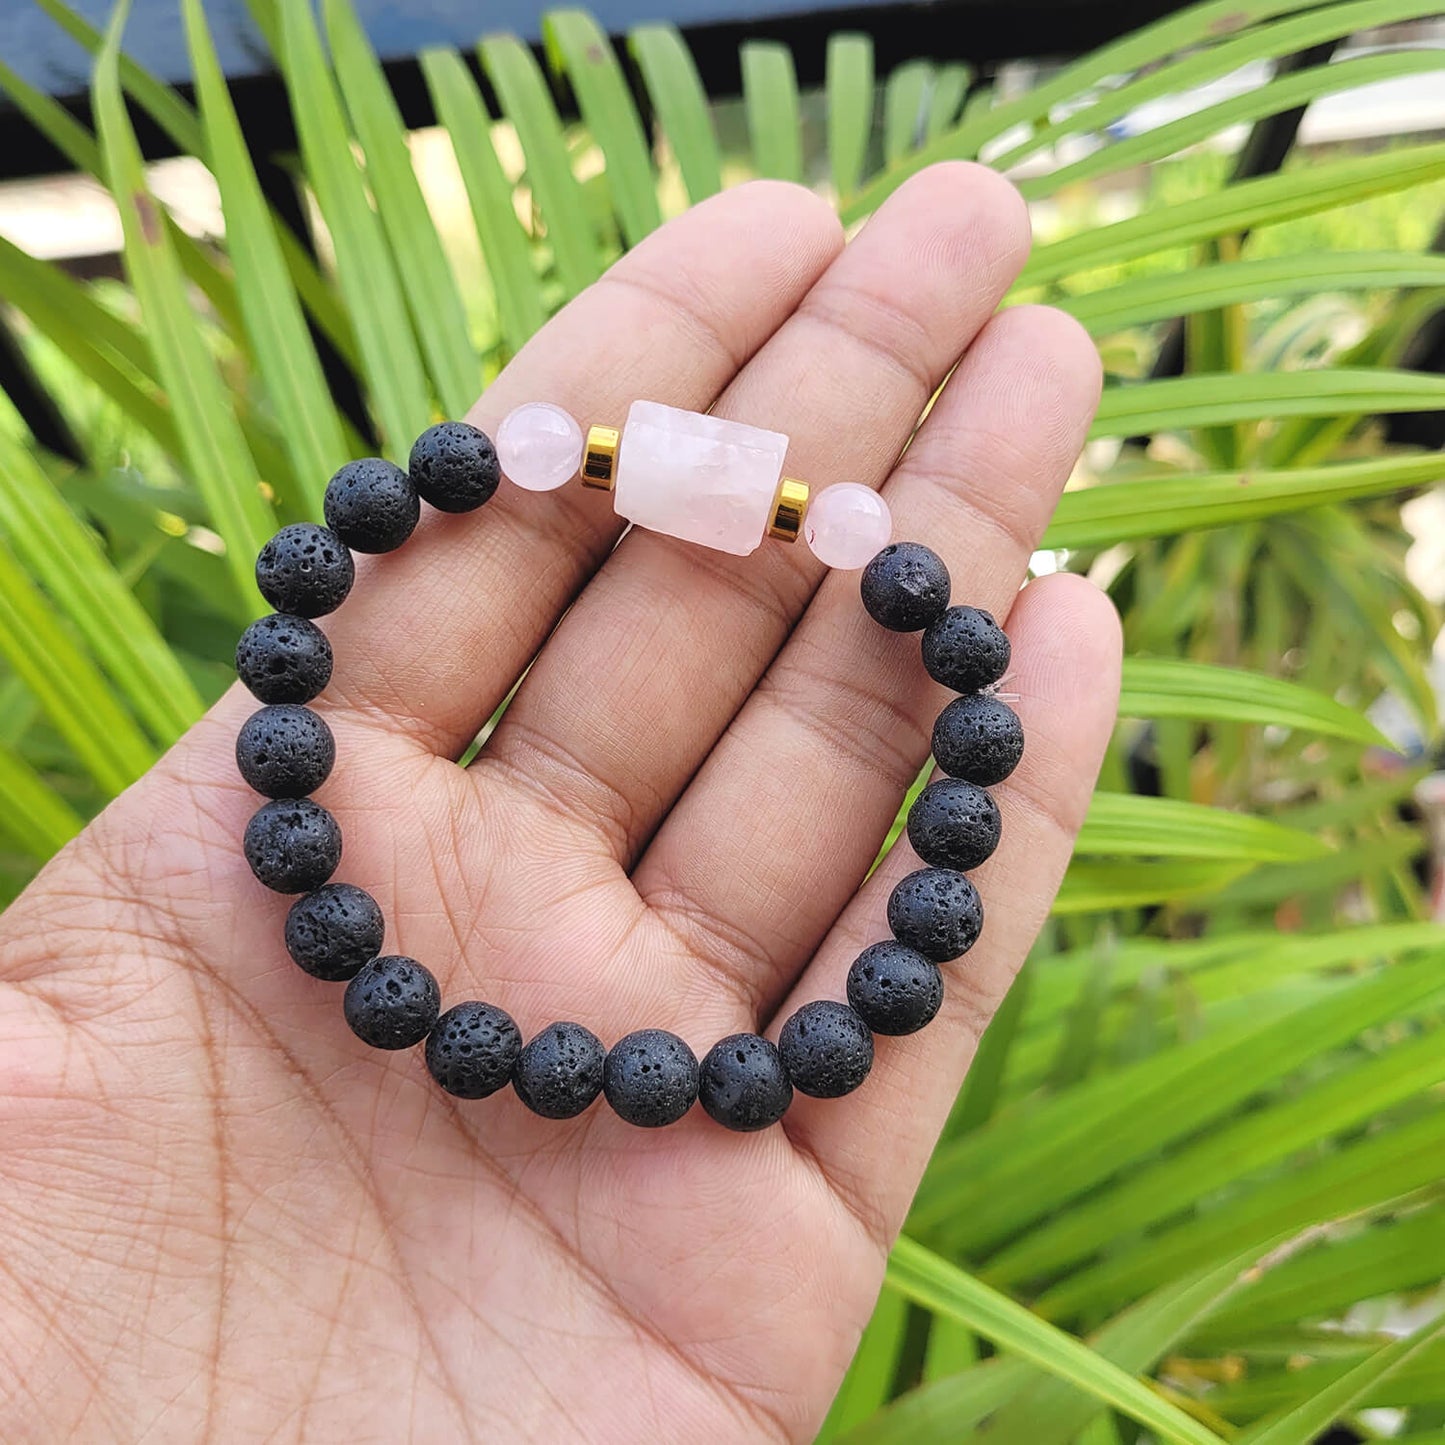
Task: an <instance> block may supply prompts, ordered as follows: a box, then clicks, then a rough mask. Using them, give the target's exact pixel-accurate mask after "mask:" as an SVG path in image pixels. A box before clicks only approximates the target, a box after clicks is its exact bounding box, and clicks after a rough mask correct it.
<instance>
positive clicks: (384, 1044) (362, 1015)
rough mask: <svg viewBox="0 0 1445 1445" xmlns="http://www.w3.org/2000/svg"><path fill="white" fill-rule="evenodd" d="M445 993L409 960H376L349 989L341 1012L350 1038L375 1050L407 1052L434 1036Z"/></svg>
mask: <svg viewBox="0 0 1445 1445" xmlns="http://www.w3.org/2000/svg"><path fill="white" fill-rule="evenodd" d="M441 1006H442V991H441V989H439V988H438V987H437V981H436V979H434V978H433V977H432V975H431V972H430V970H429V969H426V968H423V967H422V965H421V964H419V963H418V962H417V961H416V959H414V958H407V957H406V955H405V954H401V953H388V954H384V955H383V956H382V957H381V958H373V959H372V960H371V962H370V963H368V964H367V965H366V966H365V967H364V968H363V969H362V970H361V972H360V973H358V974H357V975H356V977H355V978H353V979H352V980H351V982H350V983H349V984H347V985H346V993H345V996H344V997H343V998H342V1001H341V1010H342V1012H343V1013H344V1014H345V1015H346V1022H347V1023H348V1024H349V1025H350V1027H351V1032H352V1033H354V1034H355V1035H356V1037H357V1038H359V1039H360V1040H361V1041H362V1042H363V1043H367V1044H370V1045H371V1046H372V1048H374V1049H409V1048H410V1047H411V1046H412V1045H413V1044H419V1043H420V1042H421V1041H422V1040H423V1039H424V1038H426V1036H427V1034H428V1033H430V1032H431V1028H432V1025H433V1024H435V1023H436V1021H437V1014H438V1012H439V1011H440V1009H441Z"/></svg>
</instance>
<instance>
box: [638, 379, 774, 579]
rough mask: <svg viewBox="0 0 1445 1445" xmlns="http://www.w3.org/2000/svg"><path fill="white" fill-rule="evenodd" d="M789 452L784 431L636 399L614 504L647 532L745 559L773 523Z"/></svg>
mask: <svg viewBox="0 0 1445 1445" xmlns="http://www.w3.org/2000/svg"><path fill="white" fill-rule="evenodd" d="M787 450H788V439H787V437H785V436H783V435H782V433H781V432H775V431H763V430H762V429H761V428H759V427H755V426H744V425H743V424H742V423H741V422H736V421H724V420H723V419H722V417H718V416H703V415H702V414H701V413H700V412H695V411H680V410H679V409H678V408H677V407H674V406H663V405H661V404H660V403H659V402H655V401H635V402H633V403H632V406H631V409H630V410H629V411H628V413H627V425H626V427H624V428H623V432H622V447H621V450H620V451H619V453H618V457H617V486H616V489H615V491H614V492H613V494H612V505H613V506H614V507H615V508H616V509H617V514H618V516H620V517H626V518H627V520H628V521H629V522H634V523H636V524H637V525H638V526H639V527H646V528H647V529H648V530H649V531H653V532H663V533H665V534H666V535H667V536H669V537H680V538H682V540H683V541H684V542H697V543H699V544H700V545H702V546H704V547H715V548H716V549H717V550H718V551H720V552H731V553H732V554H733V555H734V556H737V557H746V556H747V555H748V553H749V552H752V551H755V550H756V549H757V546H758V544H759V543H760V542H761V541H762V540H763V535H764V533H766V531H767V530H768V524H769V523H770V522H771V521H772V518H773V500H774V498H775V497H776V496H777V491H778V482H779V480H780V479H781V478H782V475H783V456H784V454H785V453H786V452H787Z"/></svg>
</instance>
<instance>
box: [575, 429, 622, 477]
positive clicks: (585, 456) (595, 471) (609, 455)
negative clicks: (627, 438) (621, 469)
mask: <svg viewBox="0 0 1445 1445" xmlns="http://www.w3.org/2000/svg"><path fill="white" fill-rule="evenodd" d="M621 438H622V433H621V432H620V431H619V430H618V429H617V428H616V427H615V426H594V427H588V429H587V445H586V446H585V447H584V448H583V450H582V485H583V486H584V487H596V488H597V489H598V490H599V491H603V492H610V491H611V490H612V488H613V487H614V486H615V485H616V484H617V446H618V443H619V442H620V440H621Z"/></svg>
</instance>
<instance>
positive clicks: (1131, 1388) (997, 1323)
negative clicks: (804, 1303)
mask: <svg viewBox="0 0 1445 1445" xmlns="http://www.w3.org/2000/svg"><path fill="white" fill-rule="evenodd" d="M888 1283H889V1284H890V1285H891V1286H892V1287H893V1288H894V1289H896V1290H898V1291H899V1292H900V1293H901V1294H903V1295H905V1296H906V1297H907V1298H908V1299H911V1300H913V1301H914V1302H915V1303H917V1304H921V1305H923V1306H924V1307H925V1308H927V1309H930V1310H934V1311H938V1312H942V1313H944V1314H948V1315H951V1316H952V1317H953V1318H954V1319H957V1320H959V1321H961V1322H962V1323H963V1324H966V1325H968V1326H969V1328H970V1329H973V1330H977V1331H978V1333H979V1334H981V1335H983V1336H985V1337H986V1338H988V1339H991V1340H993V1341H994V1343H995V1344H997V1345H998V1346H999V1347H1000V1348H1001V1349H1004V1350H1008V1351H1010V1352H1012V1353H1014V1354H1017V1355H1022V1356H1023V1357H1024V1358H1025V1359H1028V1360H1031V1361H1032V1362H1033V1363H1034V1364H1036V1365H1039V1366H1041V1367H1042V1368H1043V1369H1044V1370H1046V1371H1047V1372H1048V1373H1049V1374H1050V1375H1053V1376H1055V1377H1057V1378H1058V1379H1061V1380H1067V1381H1068V1382H1069V1383H1070V1384H1072V1385H1074V1386H1075V1387H1076V1388H1078V1389H1080V1390H1083V1391H1084V1392H1086V1393H1087V1394H1089V1395H1092V1396H1093V1397H1094V1398H1095V1399H1098V1400H1102V1401H1103V1402H1104V1403H1105V1404H1106V1405H1111V1406H1113V1408H1114V1409H1116V1410H1118V1411H1119V1412H1120V1413H1121V1414H1124V1415H1127V1416H1129V1418H1130V1419H1131V1420H1137V1421H1138V1422H1139V1423H1140V1424H1141V1425H1143V1426H1145V1427H1146V1428H1147V1429H1150V1430H1154V1431H1155V1432H1157V1434H1158V1435H1159V1437H1160V1438H1161V1439H1162V1440H1169V1441H1174V1442H1177V1445H1219V1437H1218V1436H1217V1435H1215V1434H1214V1433H1213V1432H1212V1431H1210V1430H1206V1429H1205V1428H1204V1426H1202V1425H1201V1424H1199V1422H1198V1421H1196V1420H1192V1419H1190V1417H1189V1416H1188V1415H1186V1414H1185V1413H1184V1412H1183V1411H1182V1410H1180V1409H1179V1408H1178V1407H1177V1406H1175V1405H1171V1404H1170V1403H1169V1402H1168V1401H1167V1400H1165V1399H1163V1398H1162V1397H1161V1396H1159V1395H1157V1394H1155V1392H1154V1391H1153V1390H1151V1389H1150V1388H1149V1387H1148V1386H1147V1385H1145V1384H1143V1383H1141V1382H1140V1381H1139V1380H1137V1379H1135V1377H1134V1376H1133V1375H1131V1374H1128V1373H1127V1372H1126V1371H1124V1370H1121V1369H1120V1368H1119V1367H1118V1366H1117V1365H1114V1364H1111V1363H1110V1362H1109V1361H1108V1360H1106V1359H1105V1358H1104V1357H1103V1356H1102V1355H1099V1354H1096V1353H1095V1352H1094V1351H1093V1350H1091V1349H1090V1348H1089V1347H1088V1346H1087V1345H1084V1344H1081V1343H1080V1342H1079V1341H1078V1340H1076V1339H1074V1338H1073V1337H1072V1336H1071V1335H1066V1334H1064V1333H1063V1331H1062V1330H1059V1329H1057V1328H1055V1327H1054V1326H1052V1325H1049V1324H1047V1323H1046V1322H1045V1321H1043V1320H1041V1319H1039V1318H1038V1317H1037V1316H1036V1315H1033V1314H1031V1313H1030V1312H1029V1311H1028V1310H1026V1309H1025V1308H1024V1307H1023V1306H1022V1305H1020V1304H1015V1303H1014V1301H1013V1300H1011V1299H1009V1297H1008V1296H1007V1295H1003V1294H999V1293H998V1291H996V1290H992V1289H990V1288H989V1287H988V1286H987V1285H985V1284H983V1283H981V1282H980V1281H978V1280H976V1279H973V1278H972V1277H971V1276H969V1275H966V1274H964V1272H963V1271H962V1270H960V1269H956V1268H955V1267H954V1266H953V1265H951V1264H949V1263H948V1261H947V1260H945V1259H941V1258H940V1257H939V1256H938V1255H936V1254H933V1253H931V1252H930V1251H929V1250H926V1249H924V1248H923V1247H922V1245H919V1244H916V1243H914V1241H913V1240H911V1239H909V1238H907V1237H906V1236H905V1237H904V1238H902V1239H900V1240H899V1241H898V1243H897V1244H895V1245H894V1246H893V1253H892V1255H891V1256H890V1257H889V1260H888Z"/></svg>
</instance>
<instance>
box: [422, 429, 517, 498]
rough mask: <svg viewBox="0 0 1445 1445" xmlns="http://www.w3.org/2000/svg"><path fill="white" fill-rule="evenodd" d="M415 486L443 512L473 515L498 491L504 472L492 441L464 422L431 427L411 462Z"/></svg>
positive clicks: (424, 435)
mask: <svg viewBox="0 0 1445 1445" xmlns="http://www.w3.org/2000/svg"><path fill="white" fill-rule="evenodd" d="M407 469H408V471H410V473H411V480H412V485H413V486H414V487H415V488H416V489H417V491H418V492H420V493H421V495H422V499H423V500H424V501H427V502H430V503H431V505H432V506H434V507H435V508H436V509H437V511H439V512H472V511H475V510H476V509H477V508H478V507H480V506H481V505H482V503H483V502H485V501H487V500H488V499H489V498H490V497H491V495H492V493H493V492H495V491H496V490H497V483H498V482H499V481H500V480H501V479H502V469H501V467H500V466H498V465H497V449H496V447H494V446H493V445H492V439H491V438H490V437H489V436H488V435H487V434H486V433H485V432H482V431H478V430H477V429H476V427H474V426H470V425H468V424H467V423H466V422H464V421H444V422H441V423H440V424H439V425H437V426H433V427H428V428H427V429H426V430H425V431H424V432H423V433H422V434H421V435H420V436H419V437H418V438H417V439H416V442H415V444H414V445H413V446H412V449H411V457H410V459H409V461H408V462H407Z"/></svg>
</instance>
